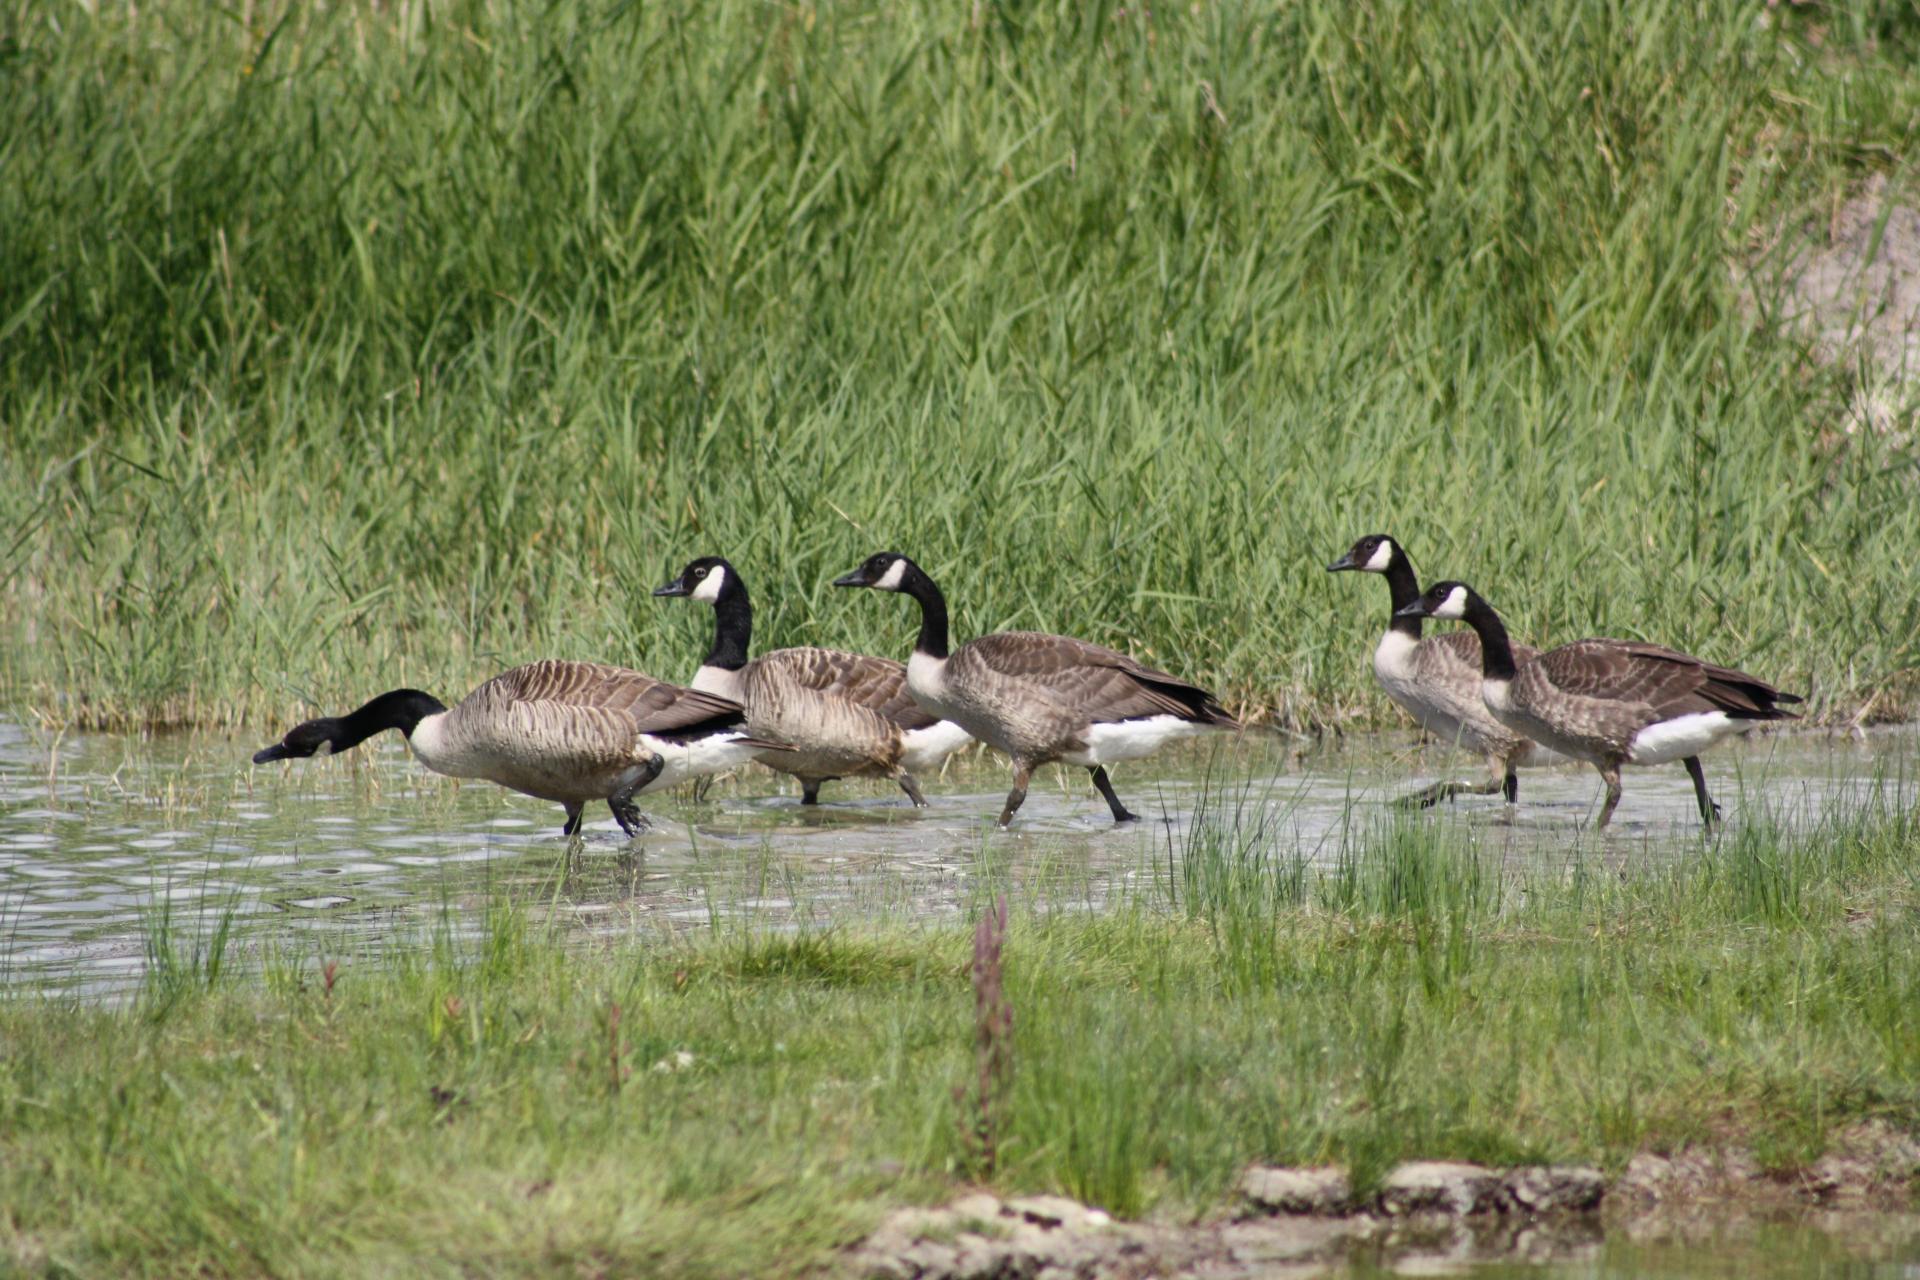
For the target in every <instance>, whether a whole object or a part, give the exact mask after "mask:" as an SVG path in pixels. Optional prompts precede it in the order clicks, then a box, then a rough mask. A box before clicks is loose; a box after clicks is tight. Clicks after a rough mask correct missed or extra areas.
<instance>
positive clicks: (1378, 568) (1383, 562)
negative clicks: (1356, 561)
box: [1361, 542, 1393, 573]
mask: <svg viewBox="0 0 1920 1280" xmlns="http://www.w3.org/2000/svg"><path fill="white" fill-rule="evenodd" d="M1392 563H1393V544H1392V543H1391V542H1383V543H1381V544H1380V545H1379V546H1377V547H1375V548H1374V549H1373V554H1372V555H1370V556H1368V557H1367V562H1366V564H1364V565H1362V566H1361V567H1362V568H1363V569H1365V570H1366V571H1367V572H1368V573H1385V572H1386V571H1387V566H1388V565H1390V564H1392Z"/></svg>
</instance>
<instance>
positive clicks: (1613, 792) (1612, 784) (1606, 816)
mask: <svg viewBox="0 0 1920 1280" xmlns="http://www.w3.org/2000/svg"><path fill="white" fill-rule="evenodd" d="M1600 776H1601V777H1602V778H1604V779H1606V783H1607V800H1606V803H1605V804H1603V805H1601V806H1600V821H1598V822H1596V823H1595V824H1594V830H1596V831H1605V830H1606V829H1607V823H1608V822H1610V821H1612V820H1613V807H1614V806H1615V805H1617V804H1619V803H1620V766H1619V765H1617V764H1610V765H1607V766H1605V767H1604V768H1602V769H1601V770H1600Z"/></svg>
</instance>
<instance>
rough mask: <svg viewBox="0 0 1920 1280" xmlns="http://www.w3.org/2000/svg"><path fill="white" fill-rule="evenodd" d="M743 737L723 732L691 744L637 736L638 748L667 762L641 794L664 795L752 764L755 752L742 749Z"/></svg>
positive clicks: (697, 739)
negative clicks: (690, 781) (691, 782)
mask: <svg viewBox="0 0 1920 1280" xmlns="http://www.w3.org/2000/svg"><path fill="white" fill-rule="evenodd" d="M746 736H747V735H746V733H745V731H743V730H738V729H727V730H722V731H721V732H719V733H710V734H708V735H707V736H705V737H704V738H696V739H694V740H693V741H692V742H669V741H667V740H666V739H665V738H656V737H654V736H653V735H652V734H650V733H643V734H641V735H640V745H641V746H643V747H645V748H646V749H647V750H649V751H652V752H655V753H657V754H658V755H659V756H660V758H661V759H662V760H665V761H666V762H667V764H666V767H665V768H664V769H662V770H660V776H659V777H657V778H655V779H654V780H653V781H652V782H650V783H648V784H647V785H646V786H645V787H642V788H641V790H642V791H643V792H646V791H664V790H666V789H667V788H668V787H671V786H675V785H677V784H679V783H682V782H685V781H686V780H687V779H689V778H700V777H704V776H706V775H707V774H709V773H721V772H724V771H725V770H728V769H737V768H738V767H740V766H741V765H743V764H746V763H747V762H748V761H750V760H752V759H753V758H754V753H755V752H756V751H757V750H758V748H756V747H749V746H744V745H742V743H741V742H740V739H742V738H744V737H746Z"/></svg>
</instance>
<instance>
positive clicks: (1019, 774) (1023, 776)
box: [1000, 764, 1033, 831]
mask: <svg viewBox="0 0 1920 1280" xmlns="http://www.w3.org/2000/svg"><path fill="white" fill-rule="evenodd" d="M1032 777H1033V766H1032V765H1026V764H1019V765H1015V766H1014V767H1013V790H1011V791H1009V792H1007V806H1006V808H1004V809H1002V810H1001V811H1000V829H1001V830H1002V831H1005V830H1006V829H1007V828H1008V827H1009V826H1010V825H1012V823H1013V815H1014V813H1015V811H1016V810H1018V809H1019V808H1020V806H1021V805H1023V804H1025V803H1026V802H1027V782H1028V781H1029V780H1030V779H1031V778H1032Z"/></svg>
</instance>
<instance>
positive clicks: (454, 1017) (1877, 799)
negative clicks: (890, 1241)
mask: <svg viewBox="0 0 1920 1280" xmlns="http://www.w3.org/2000/svg"><path fill="white" fill-rule="evenodd" d="M1914 798H1915V797H1914V795H1913V794H1912V791H1911V784H1910V783H1899V782H1891V781H1889V782H1885V783H1883V784H1881V785H1879V786H1878V787H1877V788H1875V789H1873V790H1872V791H1871V792H1870V793H1867V794H1864V795H1862V796H1861V797H1859V798H1858V799H1857V800H1856V801H1854V802H1853V803H1851V804H1849V805H1847V806H1845V807H1844V810H1840V811H1834V812H1833V813H1831V814H1830V815H1829V816H1827V817H1825V818H1821V819H1818V820H1815V821H1813V822H1812V823H1810V824H1809V825H1807V826H1806V827H1805V828H1803V829H1800V830H1797V831H1794V830H1790V829H1789V828H1788V827H1787V826H1786V825H1784V823H1776V822H1773V821H1769V820H1768V819H1767V818H1766V817H1765V816H1759V817H1757V818H1756V819H1755V820H1754V821H1751V822H1749V823H1747V824H1746V825H1743V826H1741V827H1739V828H1737V829H1735V830H1733V831H1732V832H1730V833H1729V834H1728V835H1727V836H1725V837H1724V838H1722V839H1721V840H1719V841H1717V842H1712V843H1703V844H1702V845H1701V847H1700V851H1699V852H1698V853H1697V854H1695V855H1690V856H1686V857H1679V858H1674V857H1672V856H1671V851H1665V850H1655V849H1646V850H1641V851H1639V852H1635V851H1634V849H1633V847H1632V846H1630V845H1622V844H1620V843H1618V842H1611V843H1604V844H1596V845H1594V846H1591V847H1575V848H1574V849H1572V850H1571V851H1570V852H1569V854H1568V856H1567V858H1566V859H1565V861H1564V862H1563V863H1561V864H1559V865H1545V864H1543V863H1540V862H1531V863H1529V864H1528V865H1526V866H1524V867H1515V866H1510V865H1506V864H1505V863H1504V861H1503V858H1504V853H1503V849H1502V840H1501V835H1500V833H1499V832H1498V831H1497V830H1495V831H1488V830H1485V829H1482V830H1478V831H1476V830H1474V829H1472V828H1470V827H1468V826H1465V825H1464V824H1457V823H1449V822H1445V821H1405V820H1398V819H1396V820H1393V821H1386V820H1380V822H1379V823H1378V824H1377V825H1368V823H1367V821H1366V820H1364V819H1362V818H1360V817H1359V816H1358V815H1356V818H1355V823H1354V826H1353V828H1352V829H1351V830H1350V831H1349V832H1348V833H1347V835H1346V836H1344V837H1343V838H1341V839H1340V840H1339V842H1338V847H1337V848H1335V849H1332V850H1330V851H1328V852H1329V854H1330V856H1326V857H1323V858H1322V859H1321V860H1320V861H1319V862H1317V863H1314V864H1308V863H1306V862H1304V861H1301V860H1299V859H1298V858H1297V857H1295V856H1294V854H1293V853H1292V852H1291V844H1290V842H1288V841H1286V840H1283V839H1280V838H1278V836H1277V834H1276V833H1275V832H1274V831H1272V830H1268V829H1264V828H1263V827H1262V825H1261V820H1260V819H1259V817H1258V816H1257V815H1258V814H1259V813H1261V812H1264V810H1262V809H1261V808H1260V807H1259V806H1257V805H1252V804H1247V803H1240V804H1237V805H1235V804H1228V805H1225V806H1223V807H1219V808H1216V809H1214V810H1213V811H1212V813H1211V816H1209V817H1208V818H1207V819H1206V820H1204V821H1199V822H1196V823H1193V824H1190V825H1188V826H1186V827H1184V828H1182V829H1180V830H1179V831H1177V832H1175V833H1174V834H1173V835H1172V836H1171V837H1170V841H1171V844H1170V847H1169V848H1168V850H1167V853H1168V862H1167V864H1166V867H1165V873H1164V874H1163V875H1161V876H1160V877H1157V878H1154V879H1152V880H1146V879H1143V880H1141V881H1139V882H1138V885H1137V887H1136V888H1134V889H1133V890H1131V891H1130V892H1129V894H1128V895H1127V896H1125V897H1123V898H1122V900H1120V901H1119V902H1117V903H1114V904H1112V906H1111V909H1109V910H1105V911H1103V912H1101V913H1098V914H1092V913H1086V912H1081V911H1076V910H1059V909H1054V908H1049V907H1046V906H1042V905H1038V904H1035V903H1034V902H1033V901H1032V899H1031V898H1030V897H1025V895H1024V894H1023V890H1022V887H1021V885H1020V883H1019V882H1018V880H1017V879H1011V880H1010V879H1009V878H1008V877H1007V876H1006V875H1005V874H1004V873H1003V872H1001V871H999V870H996V869H995V868H993V867H992V866H991V865H990V864H989V865H986V866H983V868H982V870H981V872H980V874H978V875H977V876H976V877H974V883H973V901H974V911H973V914H974V915H975V916H976V917H977V918H978V919H979V920H980V921H981V925H980V927H979V928H978V929H977V930H973V929H968V928H963V927H956V926H954V925H952V924H937V923H934V924H929V923H917V924H916V923H912V922H909V921H904V920H903V921H900V922H898V923H894V924H889V923H885V922H881V923H877V924H871V925H863V926H860V927H856V928H829V929H819V928H810V927H802V928H800V929H799V930H797V931H792V930H778V931H765V930H762V929H759V928H756V927H753V926H751V925H747V924H737V925H721V926H720V927H717V928H716V929H715V930H713V931H711V932H703V933H700V934H698V935H694V936H692V937H689V938H684V939H682V940H680V941H679V942H677V943H672V944H669V945H662V943H661V940H660V939H658V938H656V937H653V936H648V937H645V938H639V937H636V938H634V939H631V940H620V941H614V942H607V941H606V940H604V939H600V940H596V941H595V942H593V943H591V944H590V945H582V941H581V939H579V938H575V937H571V936H569V934H568V932H567V930H566V929H565V927H564V926H560V925H556V924H552V923H549V922H548V921H546V920H545V919H543V917H542V915H541V913H540V911H539V910H538V909H537V908H529V907H527V906H525V905H517V906H516V905H513V904H510V903H506V902H501V903H499V904H497V905H495V906H494V907H493V908H491V909H490V910H489V911H488V912H487V913H486V918H485V921H484V924H483V925H482V926H481V927H480V928H478V929H477V930H471V931H465V932H462V931H458V930H456V929H455V928H454V927H453V925H452V922H451V921H449V922H448V924H447V925H446V927H444V928H442V929H441V930H440V931H438V932H437V933H435V934H434V936H432V937H431V938H427V939H423V940H422V945H421V946H419V947H417V948H414V949H407V950H393V951H388V952H385V953H383V954H381V955H379V956H373V955H344V956H342V955H328V954H321V953H318V952H308V953H295V952H292V951H290V950H288V949H287V948H286V945H285V944H284V943H282V944H279V945H275V944H273V943H272V941H271V939H262V938H259V937H253V938H249V937H247V936H245V935H244V934H241V935H238V936H230V935H229V932H228V930H227V927H226V923H225V921H224V917H221V916H219V915H217V914H216V915H215V916H213V917H210V918H208V919H206V920H203V921H202V922H201V923H200V926H199V932H198V933H197V934H196V933H195V932H194V931H193V930H191V929H187V928H186V927H185V926H184V925H183V924H182V922H181V921H179V920H177V919H172V918H170V917H167V916H165V915H156V916H155V917H154V918H153V919H152V920H151V921H150V924H149V949H150V951H151V952H152V953H153V956H154V964H153V965H152V967H151V968H150V970H149V977H148V979H147V982H146V985H145V986H144V987H143V988H141V989H140V991H139V992H138V993H137V994H135V995H134V996H133V997H132V998H131V999H129V1000H128V1001H126V1002H124V1003H121V1004H119V1005H108V1006H103V1005H99V1004H91V1003H73V1002H70V1001H68V1000H65V999H61V998H55V997H50V996H44V995H30V994H18V993H16V994H14V995H11V996H9V997H8V998H7V999H5V1000H4V1001H0V1046H3V1047H0V1203H4V1204H6V1205H7V1212H6V1214H5V1215H0V1257H5V1258H6V1259H7V1260H8V1261H9V1262H10V1263H11V1264H12V1265H14V1266H17V1267H20V1268H22V1269H24V1270H35V1271H47V1272H58V1273H61V1274H68V1273H82V1274H86V1273H92V1274H108V1273H111V1274H132V1273H139V1274H150V1275H195V1276H223V1275H252V1274H258V1273H260V1272H262V1271H272V1272H273V1273H275V1274H280V1275H305V1274H337V1273H338V1272H339V1271H340V1270H342V1269H347V1270H375V1269H384V1268H391V1267H399V1266H402V1265H405V1266H408V1267H411V1266H414V1265H420V1263H421V1260H422V1259H428V1258H431V1259H433V1260H434V1262H433V1265H434V1266H435V1267H436V1268H437V1269H439V1270H443V1271H445V1272H447V1273H449V1274H473V1273H481V1272H484V1273H488V1274H504V1273H515V1274H519V1273H531V1274H556V1275H558V1274H577V1273H579V1272H580V1271H582V1270H586V1271H593V1272H626V1271H635V1272H643V1273H668V1272H670V1273H672V1274H684V1275H745V1274H754V1275H763V1274H797V1273H800V1272H803V1271H806V1270H808V1269H809V1268H810V1267H813V1266H814V1265H816V1264H818V1263H820V1262H822V1261H824V1260H826V1259H827V1258H829V1257H830V1255H831V1253H832V1251H833V1250H834V1249H835V1248H837V1247H838V1246H841V1245H844V1244H846V1243H849V1242H851V1241H853V1240H854V1239H856V1238H858V1237H859V1236H860V1235H861V1234H862V1233H863V1232H864V1231H865V1230H867V1229H868V1228H869V1227H870V1226H871V1225H872V1224H873V1222H874V1221H875V1220H876V1219H877V1217H878V1215H879V1214H880V1212H881V1211H882V1209H883V1208H884V1207H885V1206H887V1205H890V1204H896V1203H899V1202H900V1201H901V1200H903V1199H904V1200H916V1199H919V1200H929V1201H931V1200H939V1199H944V1198H947V1197H950V1196H951V1195H953V1194H954V1193H955V1190H956V1188H958V1187H960V1186H963V1185H965V1184H966V1182H967V1181H969V1180H971V1179H983V1180H985V1181H986V1182H987V1183H988V1185H990V1186H993V1187H995V1188H997V1189H1000V1190H1003V1191H1014V1190H1028V1189H1031V1190H1048V1191H1057V1192H1063V1193H1066V1194H1070V1195H1073V1196H1076V1197H1080V1198H1082V1199H1084V1200H1086V1201H1088V1202H1091V1203H1094V1204H1098V1205H1101V1206H1103V1207H1105V1208H1107V1209H1109V1210H1110V1211H1113V1212H1116V1213H1120V1214H1125V1215H1156V1216H1174V1217H1178V1216H1182V1215H1189V1214H1205V1213H1208V1212H1211V1211H1213V1210H1215V1209H1216V1208H1217V1207H1218V1206H1220V1205H1221V1204H1222V1203H1223V1201H1224V1199H1225V1196H1226V1193H1227V1189H1228V1187H1229V1186H1230V1185H1231V1182H1232V1179H1233V1178H1234V1177H1235V1175H1236V1174H1237V1172H1238V1171H1239V1170H1240V1169H1241V1168H1242V1167H1243V1166H1244V1165H1245V1164H1246V1163H1248V1162H1250V1161H1259V1160H1264V1161H1277V1162H1281V1163H1312V1162H1322V1161H1338V1162H1342V1163H1345V1164H1347V1165H1349V1166H1350V1168H1351V1169H1352V1170H1353V1173H1354V1176H1355V1178H1356V1179H1357V1180H1358V1181H1359V1183H1360V1184H1361V1185H1362V1186H1365V1185H1367V1184H1368V1183H1369V1182H1370V1181H1372V1180H1376V1179H1378V1178H1379V1176H1380V1175H1381V1174H1382V1173H1383V1172H1384V1171H1385V1170H1386V1169H1387V1168H1388V1167H1390V1166H1391V1165H1392V1164H1393V1163H1394V1162H1396V1161H1398V1160H1400V1159H1403V1158H1407V1157H1411V1156H1422V1157H1439V1156H1456V1157H1463V1158H1467V1159H1473V1160H1480V1161H1486V1162H1491V1163H1496V1164H1501V1163H1508V1162H1526V1161H1539V1160H1592V1161H1596V1162H1598V1163H1600V1164H1601V1165H1602V1166H1603V1167H1605V1168H1607V1169H1609V1170H1615V1171H1617V1170H1618V1169H1619V1168H1620V1166H1621V1165H1622V1164H1623V1163H1624V1161H1625V1160H1626V1159H1627V1158H1628V1157H1629V1156H1630V1155H1632V1154H1633V1153H1635V1152H1638V1151H1643V1150H1672V1149H1676V1148H1679V1147H1683V1146H1686V1145H1689V1144H1699V1145H1705V1146H1709V1147H1717V1146H1725V1145H1728V1144H1734V1145H1739V1146H1742V1147H1745V1148H1747V1149H1749V1150H1751V1151H1752V1152H1753V1153H1754V1154H1755V1155H1756V1157H1757V1158H1758V1159H1759V1160H1760V1161H1761V1162H1762V1163H1763V1164H1765V1165H1766V1166H1767V1167H1769V1168H1772V1169H1775V1170H1778V1171H1780V1172H1781V1173H1783V1174H1784V1173H1787V1172H1790V1171H1792V1170H1795V1169H1799V1168H1801V1167H1803V1166H1805V1165H1806V1164H1807V1163H1809V1162H1810V1161H1812V1160H1814V1159H1815V1158H1816V1157H1818V1156H1819V1155H1820V1154H1821V1153H1822V1151H1823V1150H1824V1149H1825V1148H1826V1146H1827V1144H1828V1141H1829V1138H1830V1136H1832V1135H1834V1134H1836V1133H1838V1132H1840V1131H1842V1130H1844V1129H1845V1128H1847V1127H1848V1126H1850V1125H1855V1124H1858V1123H1860V1122H1862V1121H1867V1120H1882V1121H1886V1122H1888V1123H1890V1124H1891V1125H1893V1126H1894V1127H1895V1128H1896V1129H1901V1130H1907V1131H1910V1130H1911V1128H1912V1125H1913V1120H1914V1116H1915V1115H1916V1113H1917V1112H1916V1104H1917V1103H1920V1021H1917V1020H1916V1019H1915V1018H1914V1017H1913V1016H1912V1011H1913V1009H1914V1008H1915V1007H1916V1003H1920V882H1916V880H1915V875H1914V862H1913V851H1914V849H1915V847H1916V841H1920V829H1917V828H1920V817H1916V812H1915V806H1914ZM1003 894H1005V895H1007V897H1009V898H1011V900H1012V902H1013V904H1014V905H1013V909H1012V911H1011V912H1010V917H1008V918H1006V923H1005V925H1004V928H1002V926H1001V924H1000V921H1001V920H1002V918H1003V917H1001V916H1000V915H999V909H998V905H997V904H998V903H999V902H1000V900H1001V895H1003ZM1023 898H1024V900H1025V901H1027V903H1028V905H1027V906H1025V907H1023V906H1022V905H1021V903H1022V901H1023ZM240 955H244V956H245V957H246V960H245V961H244V962H240V963H237V962H236V959H235V957H236V956H240Z"/></svg>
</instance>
